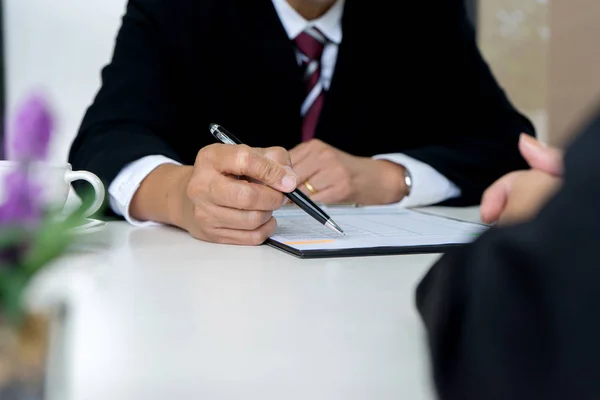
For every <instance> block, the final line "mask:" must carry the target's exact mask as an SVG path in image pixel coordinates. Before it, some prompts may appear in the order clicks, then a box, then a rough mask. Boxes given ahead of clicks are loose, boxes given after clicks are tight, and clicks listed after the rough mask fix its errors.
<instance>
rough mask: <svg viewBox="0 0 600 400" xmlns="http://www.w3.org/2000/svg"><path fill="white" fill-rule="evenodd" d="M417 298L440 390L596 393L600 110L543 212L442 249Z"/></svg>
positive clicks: (461, 393) (482, 399) (545, 395)
mask: <svg viewBox="0 0 600 400" xmlns="http://www.w3.org/2000/svg"><path fill="white" fill-rule="evenodd" d="M599 115H600V114H599ZM416 297H417V307H418V310H419V312H420V314H421V316H422V318H423V321H424V324H425V327H426V330H427V339H428V343H429V348H430V355H431V362H432V371H433V379H434V382H435V385H436V389H437V392H438V394H439V398H441V399H448V400H449V399H457V400H458V399H460V400H469V399H478V400H493V399H508V400H520V399H523V400H533V399H544V400H548V399H561V400H569V399H577V400H586V399H600V372H599V368H598V365H599V364H600V116H599V117H598V118H596V119H595V120H594V121H592V123H591V124H589V125H588V126H587V127H586V129H585V130H584V132H583V133H582V134H581V135H580V136H579V138H578V139H577V140H576V142H575V143H574V144H573V146H571V147H570V149H569V151H568V152H567V155H566V170H565V181H564V186H563V188H562V189H561V191H560V192H559V193H558V194H557V195H556V197H555V198H554V199H552V200H551V201H550V203H548V205H547V206H546V207H545V208H544V209H543V210H542V212H541V213H540V214H539V215H538V217H537V218H535V219H534V220H533V221H531V222H528V223H525V224H521V225H515V226H511V227H502V228H492V229H491V230H490V231H488V232H487V233H486V234H485V235H483V236H482V237H481V238H480V239H479V240H477V241H476V242H475V243H473V244H471V245H469V246H466V247H464V248H462V249H459V250H458V251H454V252H450V253H448V254H446V255H445V256H443V257H442V258H441V259H440V260H439V261H438V262H437V264H436V265H434V266H433V267H432V268H431V270H430V271H429V272H428V273H427V275H426V276H425V277H424V279H423V280H422V282H420V284H419V286H418V288H417V296H416Z"/></svg>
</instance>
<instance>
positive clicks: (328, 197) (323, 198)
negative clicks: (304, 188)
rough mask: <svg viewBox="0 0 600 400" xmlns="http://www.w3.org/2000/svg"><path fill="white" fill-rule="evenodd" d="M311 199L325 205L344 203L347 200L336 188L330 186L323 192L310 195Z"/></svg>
mask: <svg viewBox="0 0 600 400" xmlns="http://www.w3.org/2000/svg"><path fill="white" fill-rule="evenodd" d="M310 199H311V200H312V201H316V202H319V203H324V204H333V203H342V202H344V201H345V200H346V198H345V195H344V194H343V193H342V192H341V190H340V189H339V188H336V187H335V186H330V187H329V188H327V189H325V190H323V191H319V192H317V193H315V194H313V195H310Z"/></svg>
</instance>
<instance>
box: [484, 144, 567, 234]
mask: <svg viewBox="0 0 600 400" xmlns="http://www.w3.org/2000/svg"><path fill="white" fill-rule="evenodd" d="M519 150H520V151H521V154H522V155H523V157H524V158H525V160H526V161H527V162H528V164H529V166H530V167H531V169H530V170H524V171H515V172H511V173H509V174H507V175H505V176H503V177H502V178H500V179H499V180H497V181H496V182H495V183H494V184H493V185H492V186H490V187H489V188H488V189H487V190H486V191H485V193H484V195H483V199H482V202H481V219H482V221H483V222H486V223H493V222H499V223H502V224H506V223H516V222H521V221H525V220H527V219H530V218H533V217H534V216H535V215H536V214H537V212H538V211H539V210H540V209H541V208H542V207H543V206H544V205H545V204H546V202H547V201H548V200H549V199H550V197H552V195H554V193H555V192H556V191H557V190H558V188H559V187H560V184H561V183H562V179H561V178H562V172H563V155H562V152H561V151H560V150H559V149H555V148H551V147H546V146H544V145H543V144H541V143H540V142H538V141H537V140H535V139H534V138H532V137H531V136H528V135H525V134H523V135H521V139H520V141H519Z"/></svg>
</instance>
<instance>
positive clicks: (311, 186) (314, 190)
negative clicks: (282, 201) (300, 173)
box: [304, 181, 317, 194]
mask: <svg viewBox="0 0 600 400" xmlns="http://www.w3.org/2000/svg"><path fill="white" fill-rule="evenodd" d="M304 186H306V188H307V189H308V191H309V192H311V193H312V194H315V193H317V189H315V188H314V187H313V185H311V184H310V183H308V181H306V182H304Z"/></svg>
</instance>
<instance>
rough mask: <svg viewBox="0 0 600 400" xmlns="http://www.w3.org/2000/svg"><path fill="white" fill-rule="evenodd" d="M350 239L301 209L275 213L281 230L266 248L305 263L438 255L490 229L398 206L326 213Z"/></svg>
mask: <svg viewBox="0 0 600 400" xmlns="http://www.w3.org/2000/svg"><path fill="white" fill-rule="evenodd" d="M326 212H327V213H328V214H329V216H330V217H331V218H332V219H333V220H334V221H335V222H337V224H338V225H340V227H341V228H342V229H343V230H344V232H345V233H346V236H341V235H337V234H336V233H335V232H333V231H331V230H330V229H328V228H326V227H325V226H323V225H321V224H320V223H319V222H317V221H316V220H314V219H313V218H311V217H310V216H309V215H307V214H306V213H305V212H304V211H302V210H300V209H298V208H283V209H281V210H278V211H276V212H275V214H274V216H275V218H277V224H278V228H277V231H276V232H275V235H273V236H272V237H271V238H270V239H269V240H268V241H267V244H269V245H271V246H273V247H276V248H278V249H280V250H283V251H285V252H288V253H290V254H293V255H295V256H297V257H301V258H319V257H344V256H365V255H386V254H407V253H439V252H443V251H445V250H447V249H448V248H450V247H455V246H460V245H464V244H466V243H469V242H471V241H473V240H474V239H475V238H477V237H478V236H479V235H481V234H482V233H483V232H485V231H486V230H487V229H488V226H487V225H483V224H475V223H471V222H465V221H460V220H455V219H451V218H446V217H441V216H436V215H430V214H425V213H422V212H419V211H413V210H408V209H402V208H398V207H397V206H375V207H359V208H346V207H343V208H331V209H326Z"/></svg>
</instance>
